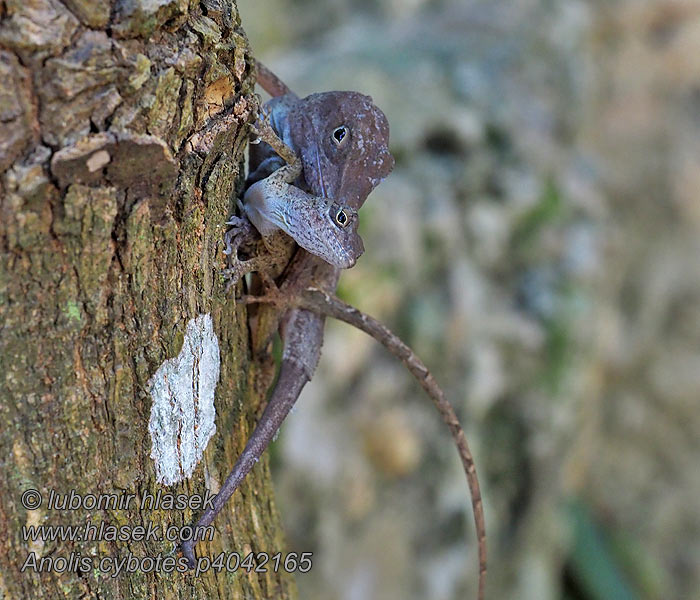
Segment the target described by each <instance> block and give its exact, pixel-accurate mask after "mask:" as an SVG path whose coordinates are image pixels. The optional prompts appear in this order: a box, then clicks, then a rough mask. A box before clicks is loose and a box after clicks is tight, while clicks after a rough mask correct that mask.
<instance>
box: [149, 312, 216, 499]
mask: <svg viewBox="0 0 700 600" xmlns="http://www.w3.org/2000/svg"><path fill="white" fill-rule="evenodd" d="M219 359H220V357H219V340H218V339H217V337H216V334H215V333H214V327H213V323H212V320H211V316H210V315H200V316H198V317H197V318H195V319H191V320H190V321H189V322H188V323H187V331H186V333H185V340H184V342H183V344H182V350H180V354H178V355H177V356H176V357H175V358H170V359H168V360H166V361H165V362H164V363H163V364H162V365H161V366H160V367H159V368H158V370H157V371H156V372H155V374H154V375H153V377H151V379H150V380H149V382H148V383H149V391H150V393H151V397H152V398H153V406H151V419H150V421H149V423H148V431H149V432H150V434H151V442H152V446H151V458H152V459H153V460H154V462H155V468H156V477H157V479H158V482H160V483H163V484H165V485H173V484H175V483H177V482H179V481H182V480H183V479H186V478H188V477H190V476H191V475H192V473H193V472H194V469H195V467H196V466H197V463H199V461H200V460H201V458H202V454H203V453H204V450H205V448H206V447H207V443H208V442H209V440H210V439H211V437H212V436H213V435H214V432H215V431H216V425H215V424H214V420H215V418H216V410H215V409H214V391H215V390H216V384H217V383H218V381H219Z"/></svg>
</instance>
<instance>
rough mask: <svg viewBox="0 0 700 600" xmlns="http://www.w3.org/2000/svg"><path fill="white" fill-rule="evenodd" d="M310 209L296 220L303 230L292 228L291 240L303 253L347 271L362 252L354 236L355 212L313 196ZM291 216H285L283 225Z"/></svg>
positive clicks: (360, 240) (356, 237)
mask: <svg viewBox="0 0 700 600" xmlns="http://www.w3.org/2000/svg"><path fill="white" fill-rule="evenodd" d="M313 200H314V205H315V206H314V208H313V210H305V211H304V212H303V214H301V215H300V219H301V220H303V221H304V222H305V224H306V226H305V227H298V228H294V233H295V235H293V236H292V237H294V240H295V241H296V243H297V244H299V245H300V246H301V247H302V248H304V249H305V250H307V251H309V252H311V254H315V255H316V256H319V257H321V258H322V259H323V260H325V261H326V262H327V263H330V264H331V265H333V266H334V267H338V268H340V269H349V268H350V267H352V266H354V264H355V262H356V261H357V259H358V258H359V257H360V255H361V254H362V253H363V252H364V251H365V247H364V244H363V243H362V238H361V237H360V235H359V234H358V233H357V225H358V221H357V212H356V211H355V210H354V209H352V208H350V207H348V206H341V205H340V204H338V203H337V202H334V201H333V200H331V199H330V198H320V197H314V198H313ZM291 218H293V217H292V215H290V214H289V213H288V214H287V222H290V220H291Z"/></svg>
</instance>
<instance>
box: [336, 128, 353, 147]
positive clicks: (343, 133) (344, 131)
mask: <svg viewBox="0 0 700 600" xmlns="http://www.w3.org/2000/svg"><path fill="white" fill-rule="evenodd" d="M349 134H350V130H349V129H348V128H347V127H346V126H345V125H341V126H340V127H336V128H335V129H334V130H333V141H334V142H335V144H336V146H342V145H343V143H344V142H345V140H347V138H348V135H349Z"/></svg>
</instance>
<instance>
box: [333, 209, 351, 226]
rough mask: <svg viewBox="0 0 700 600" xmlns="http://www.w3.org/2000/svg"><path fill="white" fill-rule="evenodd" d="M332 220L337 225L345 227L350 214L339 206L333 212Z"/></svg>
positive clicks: (348, 221)
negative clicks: (336, 210)
mask: <svg viewBox="0 0 700 600" xmlns="http://www.w3.org/2000/svg"><path fill="white" fill-rule="evenodd" d="M333 220H334V221H335V224H336V225H338V227H347V225H348V223H350V216H349V215H348V213H347V212H346V211H345V210H344V209H342V208H341V209H339V210H338V212H336V213H335V215H334V217H333Z"/></svg>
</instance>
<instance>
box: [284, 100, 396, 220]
mask: <svg viewBox="0 0 700 600" xmlns="http://www.w3.org/2000/svg"><path fill="white" fill-rule="evenodd" d="M289 126H290V134H291V137H292V145H293V146H294V147H295V148H296V149H298V150H299V153H300V155H301V160H302V163H303V166H304V178H305V179H306V183H307V185H308V187H309V189H310V190H311V192H312V193H313V194H314V195H316V196H321V197H326V198H332V199H333V200H335V201H336V202H337V203H338V204H340V205H341V206H345V207H349V208H353V209H355V210H357V209H359V208H360V207H361V206H362V204H363V203H364V201H365V200H366V199H367V196H368V195H369V193H370V192H371V191H372V190H373V189H374V188H375V187H376V186H377V185H378V184H379V182H380V181H381V180H382V179H384V178H385V177H386V176H387V175H388V174H389V173H390V172H391V169H392V168H393V166H394V158H393V157H392V156H391V153H390V152H389V124H388V122H387V119H386V117H385V116H384V113H383V112H382V111H381V110H379V108H377V107H376V106H375V105H374V103H373V102H372V98H370V97H369V96H365V95H363V94H360V93H358V92H323V93H320V94H312V95H310V96H307V97H306V98H304V99H303V101H301V102H299V103H297V104H296V106H295V107H294V108H292V110H291V111H290V114H289ZM309 136H312V137H313V139H314V140H316V141H317V143H314V144H309V143H308V139H309Z"/></svg>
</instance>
